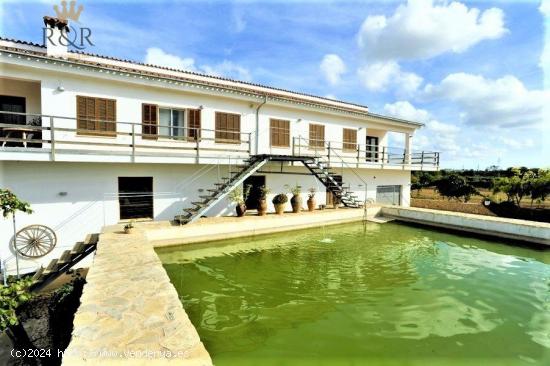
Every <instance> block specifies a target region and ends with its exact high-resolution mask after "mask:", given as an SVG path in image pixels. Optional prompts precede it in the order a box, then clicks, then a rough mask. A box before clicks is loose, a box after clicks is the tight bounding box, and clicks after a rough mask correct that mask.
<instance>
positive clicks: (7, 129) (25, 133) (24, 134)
mask: <svg viewBox="0 0 550 366" xmlns="http://www.w3.org/2000/svg"><path fill="white" fill-rule="evenodd" d="M2 131H4V132H6V138H7V139H8V138H10V137H11V135H12V134H14V133H17V132H21V138H22V139H23V140H24V141H23V147H27V137H28V136H29V133H31V132H36V130H35V129H33V128H29V127H23V126H21V127H5V128H3V129H2ZM7 142H8V141H4V142H3V143H2V147H4V146H6V143H7Z"/></svg>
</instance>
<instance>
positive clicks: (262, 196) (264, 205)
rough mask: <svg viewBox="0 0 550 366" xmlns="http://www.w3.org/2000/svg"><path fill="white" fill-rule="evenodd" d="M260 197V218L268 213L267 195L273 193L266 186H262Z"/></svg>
mask: <svg viewBox="0 0 550 366" xmlns="http://www.w3.org/2000/svg"><path fill="white" fill-rule="evenodd" d="M259 192H260V195H259V197H258V216H265V215H266V213H267V195H268V194H269V193H270V192H271V190H270V189H269V188H267V187H266V186H261V187H260V189H259Z"/></svg>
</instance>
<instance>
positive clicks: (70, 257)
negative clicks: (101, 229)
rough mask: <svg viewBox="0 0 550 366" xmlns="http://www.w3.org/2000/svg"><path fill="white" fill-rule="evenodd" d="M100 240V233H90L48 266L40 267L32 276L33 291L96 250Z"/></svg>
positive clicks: (42, 286)
mask: <svg viewBox="0 0 550 366" xmlns="http://www.w3.org/2000/svg"><path fill="white" fill-rule="evenodd" d="M98 241H99V234H90V235H88V236H87V237H86V239H85V240H84V241H79V242H78V243H76V244H75V245H74V247H73V249H71V250H66V251H64V252H63V253H62V254H61V257H59V258H58V259H52V260H51V261H50V263H49V264H48V265H47V266H46V267H40V268H39V269H38V270H37V271H36V273H35V274H34V276H33V277H32V279H33V283H32V285H31V287H30V289H31V291H39V290H40V289H42V288H44V287H46V285H48V284H49V283H51V282H52V281H53V280H55V279H56V278H57V277H59V276H61V275H62V274H63V273H65V272H67V271H68V270H69V269H70V268H72V267H73V266H74V265H75V264H77V263H78V262H80V261H81V260H82V259H84V258H85V257H86V256H87V255H88V254H90V253H92V252H94V251H95V250H96V248H97V242H98Z"/></svg>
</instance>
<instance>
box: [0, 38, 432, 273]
mask: <svg viewBox="0 0 550 366" xmlns="http://www.w3.org/2000/svg"><path fill="white" fill-rule="evenodd" d="M14 49H15V50H14ZM71 57H72V59H71ZM81 59H86V60H85V61H88V63H81V62H80V61H81ZM91 59H93V61H99V62H98V64H97V65H90V63H89V61H90V60H91ZM120 66H124V67H133V68H134V69H135V70H134V71H113V68H114V67H120ZM151 68H152V67H150V66H143V65H139V64H129V63H127V62H122V61H114V60H107V59H103V58H99V57H91V56H90V57H84V56H82V55H72V56H69V60H67V61H65V60H60V59H56V58H52V57H48V56H47V55H46V53H45V50H44V49H43V48H40V47H36V46H22V45H19V44H14V43H13V42H7V41H1V42H0V95H1V96H12V97H24V98H25V113H26V114H27V115H26V116H23V118H24V119H26V123H27V124H28V123H29V119H35V118H38V119H39V124H40V125H41V127H38V128H39V129H42V128H43V130H42V131H41V136H42V137H41V141H42V143H41V146H38V147H37V146H31V147H29V146H27V144H24V145H23V142H21V141H18V142H14V141H11V144H12V145H16V146H10V145H9V144H8V145H7V146H6V144H5V142H6V140H5V139H6V138H7V136H9V135H8V134H7V131H8V130H9V129H10V128H13V126H8V124H4V125H2V123H1V122H0V132H1V131H3V128H4V129H5V128H7V130H4V132H3V134H2V135H0V139H1V138H2V137H3V138H4V140H0V187H2V188H9V189H11V190H13V191H14V192H15V193H16V194H17V195H18V196H19V197H20V198H21V199H22V200H25V201H28V202H29V203H31V205H32V208H33V210H34V213H33V214H31V215H26V214H18V215H17V226H18V228H22V227H24V226H26V225H30V224H43V225H47V226H49V227H51V228H52V229H53V230H54V231H55V232H56V234H57V236H58V244H57V247H56V249H55V250H54V251H53V252H52V253H50V254H49V255H48V256H47V257H44V258H40V259H39V260H22V261H21V263H20V268H21V269H22V270H23V271H27V272H28V271H32V270H35V269H36V267H37V265H39V264H43V263H45V262H46V261H47V260H49V259H50V258H56V257H58V256H59V254H60V253H61V251H63V250H66V249H69V248H70V247H72V246H73V245H74V243H75V242H77V241H79V240H83V239H84V237H85V235H86V234H88V233H93V232H99V231H100V230H101V228H102V227H103V226H104V225H111V224H115V223H118V222H119V221H120V207H119V200H118V198H119V191H118V189H119V187H118V178H119V177H152V179H153V192H152V194H153V210H154V211H153V212H154V219H155V220H172V219H173V218H174V216H176V215H178V214H181V213H182V210H183V208H186V207H190V205H191V204H190V202H191V201H194V200H195V201H196V200H197V197H198V196H199V195H200V194H201V192H204V190H205V189H208V188H212V187H213V184H214V183H215V182H219V181H220V178H221V177H223V176H226V175H227V173H228V172H229V171H235V169H237V168H235V166H234V165H235V164H236V163H242V161H243V159H246V158H247V157H249V156H250V155H254V154H274V155H295V156H296V155H313V154H315V155H318V156H323V157H325V156H326V155H327V154H328V155H329V156H330V157H331V165H332V166H333V169H334V170H335V171H336V173H337V174H340V175H342V178H343V182H344V183H345V184H347V185H349V186H350V190H351V191H353V192H355V194H356V195H357V196H358V197H359V199H361V200H362V199H363V198H364V195H365V191H366V192H367V197H368V198H371V199H373V200H376V197H377V196H376V191H377V186H382V185H392V186H400V190H401V197H402V199H401V202H400V203H401V204H402V205H404V206H407V205H408V204H409V196H410V171H411V170H413V169H428V170H433V169H437V163H438V162H435V161H433V156H432V155H429V156H430V157H429V158H428V159H427V160H428V162H427V163H426V164H424V153H422V155H421V157H422V163H421V164H420V165H418V164H416V163H415V161H413V160H414V159H415V158H412V157H411V156H413V155H412V154H413V153H412V152H411V150H410V146H411V137H412V135H413V133H414V131H415V129H416V128H418V127H419V125H418V124H415V123H408V122H406V121H400V120H395V119H391V118H384V117H381V116H376V115H370V114H369V113H368V110H367V109H366V107H360V106H355V105H351V104H346V103H343V102H337V101H330V100H325V99H323V98H317V97H310V96H304V95H300V94H295V93H292V92H286V91H280V90H276V89H269V88H266V87H260V86H253V85H249V84H243V83H238V82H234V81H228V80H221V79H216V78H210V77H206V76H200V75H193V74H187V73H183V72H177V71H174V70H165V69H160V70H157V72H158V73H159V74H161V73H162V75H163V76H162V77H160V76H159V77H157V76H151V75H150V74H147V73H146V72H149V71H150V70H149V69H151ZM153 69H154V68H153ZM182 75H183V76H185V77H187V78H193V80H192V81H190V82H185V81H181V79H175V78H176V77H182ZM170 78H174V80H172V79H170ZM201 83H202V84H201ZM209 83H210V84H209ZM203 84H204V85H203ZM214 84H215V85H214ZM201 85H203V86H201ZM238 88H241V89H242V92H241V91H239V89H238ZM267 92H270V93H271V94H270V95H269V96H268V95H267V94H262V93H267ZM77 96H91V97H98V98H108V99H114V100H116V121H117V124H116V136H90V135H81V134H78V133H77V131H76V113H77V105H76V103H77ZM144 103H146V104H155V105H158V106H159V107H170V108H176V109H200V110H201V112H200V113H201V126H200V128H201V139H200V140H199V141H196V140H192V141H189V140H173V139H168V138H160V137H159V138H158V139H155V140H151V139H145V138H143V136H142V132H143V129H142V124H141V123H142V104H144ZM216 112H227V113H232V114H238V115H239V116H240V134H239V135H240V141H239V143H231V144H228V143H220V142H219V141H215V140H216V139H215V133H216V132H215V130H216V124H215V113H216ZM33 115H34V116H33ZM270 119H281V120H287V121H289V123H290V139H291V143H290V144H289V147H288V148H280V147H272V146H271V144H270ZM310 123H315V124H321V125H324V126H325V140H326V142H327V146H328V148H326V147H324V148H323V149H319V150H315V149H311V148H309V147H308V143H307V140H308V138H309V124H310ZM344 128H347V129H354V130H356V131H357V141H356V143H357V148H356V150H352V151H345V150H343V149H342V147H343V146H342V143H343V129H344ZM390 131H391V132H397V133H403V134H405V139H404V140H405V141H406V143H405V146H402V147H401V148H402V151H403V152H402V153H401V152H400V153H398V154H396V155H395V156H397V159H398V160H399V159H401V160H400V162H398V163H395V160H392V159H393V158H394V157H395V156H393V157H392V156H391V155H387V156H388V158H387V159H386V158H384V156H386V155H383V154H384V153H383V152H382V151H386V148H387V149H389V147H388V146H387V143H388V138H387V137H388V132H390ZM367 136H376V137H378V139H379V140H378V141H379V147H380V150H379V151H380V156H381V158H380V159H378V155H376V156H377V158H376V159H375V160H374V161H372V160H371V161H367V160H368V159H367V160H366V159H365V154H366V151H365V150H362V148H361V146H362V145H364V144H365V140H366V137H367ZM302 140H303V141H304V142H301V141H302ZM8 142H10V141H8ZM18 143H21V145H23V146H19V145H18ZM331 146H332V150H331ZM366 148H367V147H365V146H364V149H366ZM348 150H349V149H348ZM331 151H334V152H333V153H332V155H331ZM377 151H378V150H377ZM377 154H378V152H377ZM335 155H337V156H335ZM417 156H420V155H417ZM430 159H432V160H430ZM281 169H282V170H281ZM270 172H271V173H270ZM256 175H263V176H265V177H266V185H267V186H268V187H269V188H270V189H271V190H272V194H271V196H273V195H274V194H277V193H285V192H288V186H293V185H296V184H298V185H300V186H302V190H303V192H304V194H303V195H304V196H305V195H306V191H307V189H308V188H310V187H313V188H316V189H317V190H318V193H317V196H316V198H317V203H318V204H324V203H325V197H326V191H325V188H324V186H323V185H322V184H321V182H319V181H318V180H317V179H316V178H315V177H314V176H312V175H308V170H307V169H306V168H304V167H303V166H298V165H296V166H292V165H291V164H290V163H283V164H280V163H269V164H268V165H266V166H264V167H262V169H260V171H259V172H258V173H256ZM359 177H360V178H359ZM268 202H269V205H270V209H272V205H271V197H269V199H268ZM288 205H289V208H290V203H289V204H288ZM304 206H305V199H304ZM233 214H234V209H233V206H232V205H231V204H230V203H229V202H228V201H227V200H223V201H222V202H220V203H218V204H217V205H216V206H215V207H214V208H213V209H212V210H210V211H209V212H208V216H212V215H233ZM12 234H13V233H12V226H11V220H7V219H4V220H2V221H0V243H1V245H0V259H1V260H2V261H4V262H6V264H7V267H8V269H9V271H10V272H13V269H14V266H15V263H14V260H13V250H12V249H10V248H9V245H8V243H9V241H10V239H11V237H12Z"/></svg>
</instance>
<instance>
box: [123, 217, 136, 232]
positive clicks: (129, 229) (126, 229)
mask: <svg viewBox="0 0 550 366" xmlns="http://www.w3.org/2000/svg"><path fill="white" fill-rule="evenodd" d="M133 229H134V220H132V221H130V222H128V223H127V224H126V225H124V234H130V233H131V232H132V230H133Z"/></svg>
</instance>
